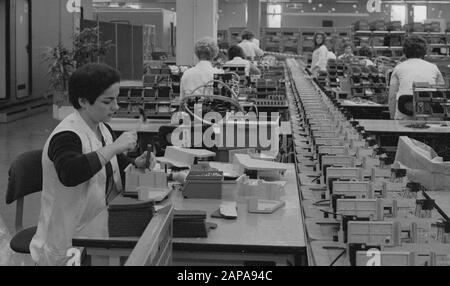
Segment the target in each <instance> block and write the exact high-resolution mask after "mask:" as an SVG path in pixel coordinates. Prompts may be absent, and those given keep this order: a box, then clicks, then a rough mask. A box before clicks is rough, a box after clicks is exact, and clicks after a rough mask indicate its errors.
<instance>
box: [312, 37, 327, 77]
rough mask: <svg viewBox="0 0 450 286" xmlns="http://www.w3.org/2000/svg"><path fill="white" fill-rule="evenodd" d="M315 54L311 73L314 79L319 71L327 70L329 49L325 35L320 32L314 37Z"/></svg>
mask: <svg viewBox="0 0 450 286" xmlns="http://www.w3.org/2000/svg"><path fill="white" fill-rule="evenodd" d="M313 39H314V52H313V54H312V61H311V73H312V75H313V76H314V77H316V76H317V74H318V73H319V71H326V70H327V63H328V49H327V46H326V45H325V34H324V33H321V32H318V33H316V34H315V35H314V37H313Z"/></svg>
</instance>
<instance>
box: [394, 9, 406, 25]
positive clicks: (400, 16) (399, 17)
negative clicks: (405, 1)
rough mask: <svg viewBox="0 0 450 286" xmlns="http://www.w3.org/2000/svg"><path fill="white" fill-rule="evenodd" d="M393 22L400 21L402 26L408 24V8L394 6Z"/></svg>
mask: <svg viewBox="0 0 450 286" xmlns="http://www.w3.org/2000/svg"><path fill="white" fill-rule="evenodd" d="M391 21H400V22H402V26H403V25H405V23H406V6H405V5H392V6H391Z"/></svg>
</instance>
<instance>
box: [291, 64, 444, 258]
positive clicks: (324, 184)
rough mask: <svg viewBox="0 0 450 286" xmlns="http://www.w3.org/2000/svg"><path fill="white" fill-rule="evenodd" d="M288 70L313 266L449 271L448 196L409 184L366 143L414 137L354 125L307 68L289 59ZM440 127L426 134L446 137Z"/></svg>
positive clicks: (391, 127) (392, 128) (386, 127)
mask: <svg viewBox="0 0 450 286" xmlns="http://www.w3.org/2000/svg"><path fill="white" fill-rule="evenodd" d="M288 66H289V70H290V76H291V81H292V85H293V87H294V88H293V93H292V94H291V95H292V96H291V97H290V99H289V103H290V112H291V119H292V122H291V123H292V130H293V141H294V149H295V157H296V167H297V175H298V181H299V185H300V192H301V198H302V200H301V205H302V213H303V215H304V221H305V233H306V235H307V238H306V239H307V245H308V257H309V265H320V266H327V265H358V266H365V265H383V266H384V265H399V266H401V265H448V264H449V258H448V257H449V254H450V244H449V243H450V240H449V232H450V229H449V221H448V219H449V218H448V216H447V213H448V211H449V203H448V202H449V201H450V200H449V199H450V194H449V193H446V192H441V193H436V192H427V191H426V190H425V189H424V188H423V187H422V186H421V185H420V184H418V183H420V182H416V183H412V182H409V181H408V178H407V177H406V176H405V175H406V174H405V172H403V171H404V170H396V169H392V168H391V166H388V165H386V161H385V157H384V156H383V154H381V152H380V151H381V150H382V149H381V148H379V147H378V146H376V145H374V144H375V143H376V141H373V140H369V138H368V135H369V133H371V132H374V130H372V129H374V128H377V126H378V128H379V130H380V132H394V133H395V132H399V129H401V131H402V132H406V133H407V134H406V135H408V133H409V134H412V133H413V132H414V130H413V129H408V128H407V127H405V126H404V124H403V123H399V122H391V121H383V120H380V121H376V120H372V121H363V120H361V121H359V122H358V121H352V122H350V121H348V120H347V118H345V116H344V115H343V114H342V113H341V109H340V108H338V107H337V106H335V105H334V103H333V102H332V101H331V100H330V99H329V98H328V97H327V96H326V95H325V94H324V93H323V92H322V91H321V90H320V88H319V87H318V86H317V85H316V84H315V83H314V82H313V80H312V79H311V78H310V77H309V75H308V74H307V73H306V72H305V71H304V67H302V66H301V65H300V64H299V63H298V62H295V61H291V60H288ZM405 124H406V123H405ZM440 125H441V124H438V126H435V127H433V126H432V128H431V129H430V130H427V131H422V132H427V133H429V132H431V133H436V132H437V133H446V132H448V127H445V126H440ZM395 134H396V136H397V137H398V136H400V135H403V134H400V133H395ZM370 145H373V146H372V147H371V146H370ZM374 255H375V256H374ZM373 257H375V259H373Z"/></svg>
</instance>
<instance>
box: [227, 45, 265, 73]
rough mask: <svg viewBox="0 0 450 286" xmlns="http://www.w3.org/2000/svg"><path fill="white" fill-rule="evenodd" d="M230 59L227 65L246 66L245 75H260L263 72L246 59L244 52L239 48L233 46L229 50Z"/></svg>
mask: <svg viewBox="0 0 450 286" xmlns="http://www.w3.org/2000/svg"><path fill="white" fill-rule="evenodd" d="M228 58H229V59H230V60H229V61H227V62H226V63H225V65H243V66H245V75H246V76H250V75H260V74H261V71H260V70H259V69H258V68H257V67H256V66H255V65H254V64H253V63H251V62H250V61H248V60H246V59H245V55H244V51H243V50H242V48H241V47H239V46H231V47H230V48H229V49H228Z"/></svg>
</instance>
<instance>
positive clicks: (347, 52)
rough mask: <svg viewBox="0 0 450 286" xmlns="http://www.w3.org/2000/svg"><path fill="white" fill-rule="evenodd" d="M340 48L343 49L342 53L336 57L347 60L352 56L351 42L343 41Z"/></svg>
mask: <svg viewBox="0 0 450 286" xmlns="http://www.w3.org/2000/svg"><path fill="white" fill-rule="evenodd" d="M342 48H343V49H344V53H343V54H342V55H340V56H339V57H338V59H340V60H349V59H351V58H353V57H354V56H355V55H354V54H353V48H352V44H350V43H345V44H344V45H343V46H342Z"/></svg>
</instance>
